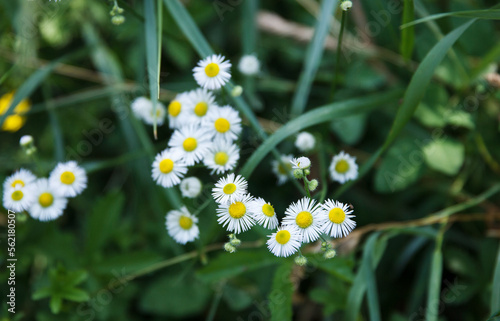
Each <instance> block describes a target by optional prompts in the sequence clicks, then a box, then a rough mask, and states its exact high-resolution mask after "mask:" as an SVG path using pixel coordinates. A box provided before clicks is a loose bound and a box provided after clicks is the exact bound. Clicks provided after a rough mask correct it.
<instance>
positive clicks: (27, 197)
mask: <svg viewBox="0 0 500 321" xmlns="http://www.w3.org/2000/svg"><path fill="white" fill-rule="evenodd" d="M86 187H87V174H86V172H85V170H84V169H83V168H81V167H80V166H78V164H77V163H76V162H75V161H69V162H66V163H59V164H57V166H56V167H55V168H54V169H53V170H52V172H51V173H50V175H49V177H48V178H37V177H36V176H35V175H34V174H33V173H32V172H31V171H29V170H27V169H24V168H21V169H19V170H18V171H16V172H15V173H14V174H12V175H11V176H9V177H7V179H6V180H5V181H4V183H3V206H4V207H5V208H6V209H9V210H12V211H14V212H22V211H27V212H28V213H29V214H30V215H31V217H33V218H35V219H38V220H40V221H52V220H55V219H56V218H58V217H59V216H61V215H62V214H63V212H64V210H65V209H66V205H67V204H68V198H72V197H75V196H77V195H79V194H80V193H82V192H83V190H84V189H85V188H86Z"/></svg>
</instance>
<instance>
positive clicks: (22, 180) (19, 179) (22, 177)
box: [3, 168, 36, 190]
mask: <svg viewBox="0 0 500 321" xmlns="http://www.w3.org/2000/svg"><path fill="white" fill-rule="evenodd" d="M35 181H36V176H35V175H33V173H32V172H30V171H29V170H27V169H24V168H21V169H19V170H18V171H16V172H15V173H14V174H12V175H10V176H9V177H7V178H6V179H5V181H4V182H3V189H4V190H6V189H7V188H9V187H16V185H19V186H20V187H25V186H27V185H30V184H32V183H34V182H35Z"/></svg>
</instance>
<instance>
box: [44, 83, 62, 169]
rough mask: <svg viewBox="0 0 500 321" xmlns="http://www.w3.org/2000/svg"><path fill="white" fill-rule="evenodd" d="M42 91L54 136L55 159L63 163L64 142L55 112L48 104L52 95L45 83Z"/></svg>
mask: <svg viewBox="0 0 500 321" xmlns="http://www.w3.org/2000/svg"><path fill="white" fill-rule="evenodd" d="M42 91H43V98H44V100H45V101H46V102H47V111H48V113H49V119H50V125H51V126H50V127H51V129H52V133H53V134H54V148H55V150H54V155H55V159H56V160H57V161H58V162H62V161H64V140H63V135H62V131H61V125H60V124H59V120H58V118H57V114H56V111H55V110H54V108H53V106H52V104H51V103H50V102H49V101H50V99H51V97H52V95H51V92H50V87H49V84H48V83H46V82H45V83H44V84H43V86H42Z"/></svg>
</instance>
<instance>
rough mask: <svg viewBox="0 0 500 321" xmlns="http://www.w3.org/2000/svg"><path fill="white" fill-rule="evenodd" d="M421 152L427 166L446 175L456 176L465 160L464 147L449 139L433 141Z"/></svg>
mask: <svg viewBox="0 0 500 321" xmlns="http://www.w3.org/2000/svg"><path fill="white" fill-rule="evenodd" d="M423 151H424V155H425V161H426V163H427V165H429V167H430V168H432V169H434V170H436V171H439V172H441V173H444V174H447V175H456V174H457V173H458V171H459V170H460V168H461V167H462V164H463V162H464V158H465V148H464V145H463V144H462V143H460V142H458V141H455V140H451V139H441V140H433V141H432V142H430V143H429V144H428V145H426V146H424V148H423Z"/></svg>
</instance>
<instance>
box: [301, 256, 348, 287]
mask: <svg viewBox="0 0 500 321" xmlns="http://www.w3.org/2000/svg"><path fill="white" fill-rule="evenodd" d="M307 258H308V260H309V264H311V265H313V266H317V267H318V268H319V269H320V270H323V271H325V272H327V273H329V274H331V275H333V276H335V277H337V278H338V279H340V280H342V281H344V282H348V283H352V281H353V280H354V274H353V267H354V261H353V260H352V259H347V258H343V257H335V259H331V260H326V259H324V258H323V256H322V255H314V256H308V257H307Z"/></svg>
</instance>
